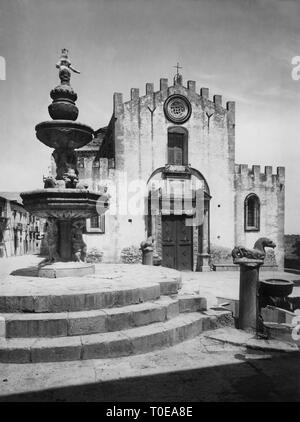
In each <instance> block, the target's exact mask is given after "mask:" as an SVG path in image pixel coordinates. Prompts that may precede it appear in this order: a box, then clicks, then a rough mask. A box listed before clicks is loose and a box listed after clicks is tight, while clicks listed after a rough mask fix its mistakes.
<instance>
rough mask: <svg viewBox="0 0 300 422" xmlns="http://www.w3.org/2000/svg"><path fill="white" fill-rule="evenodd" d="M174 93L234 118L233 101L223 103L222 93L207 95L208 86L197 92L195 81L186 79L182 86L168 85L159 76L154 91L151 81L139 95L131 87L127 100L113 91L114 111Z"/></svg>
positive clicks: (166, 80) (138, 91)
mask: <svg viewBox="0 0 300 422" xmlns="http://www.w3.org/2000/svg"><path fill="white" fill-rule="evenodd" d="M174 93H179V94H182V95H185V96H187V97H188V98H189V99H192V100H193V99H194V100H195V101H196V102H202V104H203V106H204V107H205V106H210V107H211V108H215V109H216V110H218V111H219V112H222V111H223V112H224V113H226V112H227V113H228V115H229V116H230V119H231V120H232V121H234V119H235V102H234V101H227V102H226V103H223V99H222V95H219V94H215V95H213V96H212V97H211V98H210V97H209V89H208V88H200V89H199V92H197V87H196V82H195V81H191V80H189V81H187V85H186V86H183V85H181V84H174V85H169V83H168V79H167V78H161V79H160V81H159V90H158V91H155V88H154V84H153V83H152V82H147V83H146V88H145V93H144V94H141V95H140V90H139V89H138V88H131V89H130V94H129V100H126V101H123V94H121V93H115V94H114V111H115V112H116V113H117V114H118V112H119V113H120V112H122V110H123V107H124V105H128V104H129V103H131V102H136V101H140V102H146V101H147V99H151V100H152V101H153V102H155V103H156V102H158V101H159V100H163V99H164V98H167V97H168V96H169V95H172V94H174Z"/></svg>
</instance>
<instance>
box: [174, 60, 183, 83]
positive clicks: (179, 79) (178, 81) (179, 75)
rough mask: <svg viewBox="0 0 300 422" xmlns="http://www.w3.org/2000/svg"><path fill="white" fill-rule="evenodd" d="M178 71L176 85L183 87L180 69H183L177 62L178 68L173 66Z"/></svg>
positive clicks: (175, 77) (175, 78) (175, 79)
mask: <svg viewBox="0 0 300 422" xmlns="http://www.w3.org/2000/svg"><path fill="white" fill-rule="evenodd" d="M173 67H175V68H176V69H177V72H176V75H175V76H174V85H176V84H179V85H182V75H181V74H180V73H179V69H183V67H181V66H179V63H178V62H177V65H176V66H173Z"/></svg>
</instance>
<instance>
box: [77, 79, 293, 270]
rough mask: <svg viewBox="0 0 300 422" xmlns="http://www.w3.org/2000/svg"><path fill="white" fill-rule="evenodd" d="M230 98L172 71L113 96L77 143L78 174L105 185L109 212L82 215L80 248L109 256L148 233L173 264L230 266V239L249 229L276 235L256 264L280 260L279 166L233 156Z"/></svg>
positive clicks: (242, 240)
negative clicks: (105, 119)
mask: <svg viewBox="0 0 300 422" xmlns="http://www.w3.org/2000/svg"><path fill="white" fill-rule="evenodd" d="M235 124H236V122H235V103H234V102H232V101H229V102H227V103H226V104H223V103H222V97H221V96H220V95H213V97H212V98H210V96H209V90H208V89H207V88H201V89H200V90H199V91H198V90H197V89H196V83H195V82H194V81H188V82H187V84H186V86H184V85H183V83H182V77H181V75H179V74H178V73H177V75H176V76H175V77H174V81H173V84H172V85H169V84H168V80H167V79H161V80H160V87H159V90H158V91H155V90H154V86H153V84H152V83H147V84H146V90H145V93H143V94H142V95H141V94H140V92H139V90H138V89H136V88H132V89H131V92H130V99H129V100H128V101H124V99H123V95H122V94H120V93H115V94H114V96H113V112H112V117H111V120H110V122H109V123H108V125H107V126H106V127H103V128H101V129H99V130H98V131H97V132H96V137H95V139H94V141H93V142H92V143H91V144H89V145H87V146H86V147H84V148H82V149H81V150H78V151H77V157H78V168H79V177H80V179H81V180H84V181H85V182H86V183H88V184H89V186H90V188H92V189H103V186H106V188H107V191H108V193H109V194H110V196H111V199H110V200H111V206H110V210H109V211H107V212H106V214H105V215H104V216H100V217H99V218H95V219H92V220H89V221H88V223H87V230H86V234H85V240H86V243H87V245H88V248H96V249H98V250H99V251H101V253H102V254H103V261H104V262H119V261H120V259H121V256H122V251H124V249H126V248H130V247H136V248H138V247H139V245H140V242H141V241H143V240H145V239H147V238H148V237H149V236H151V237H152V239H153V242H154V250H155V253H156V254H157V255H158V256H159V257H160V258H161V260H162V265H164V266H168V267H172V268H177V269H180V270H194V271H196V270H197V271H206V270H209V269H211V268H213V269H215V270H219V269H233V265H232V258H231V256H230V251H231V250H232V248H233V247H234V246H235V245H244V246H246V247H253V245H254V243H255V241H256V240H257V239H258V238H259V237H269V238H271V239H272V240H273V241H274V242H275V243H276V245H277V246H276V248H275V250H274V252H273V255H272V256H270V257H269V259H267V260H266V264H265V266H266V267H270V266H271V267H272V268H273V269H275V268H282V266H283V260H284V185H285V171H284V168H283V167H277V169H275V170H274V171H273V169H272V167H271V166H266V167H265V168H264V169H261V168H260V166H257V165H254V166H252V167H251V168H249V167H248V166H247V165H246V164H237V163H236V162H235Z"/></svg>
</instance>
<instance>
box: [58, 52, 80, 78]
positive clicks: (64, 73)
mask: <svg viewBox="0 0 300 422" xmlns="http://www.w3.org/2000/svg"><path fill="white" fill-rule="evenodd" d="M56 67H57V68H58V69H59V77H60V80H61V83H68V82H70V77H71V72H70V70H72V72H74V73H80V71H79V70H77V69H75V68H74V67H73V66H72V65H71V60H70V59H69V50H67V49H66V48H63V49H62V50H61V56H60V58H59V61H58V62H57V63H56Z"/></svg>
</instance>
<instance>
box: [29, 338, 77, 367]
mask: <svg viewBox="0 0 300 422" xmlns="http://www.w3.org/2000/svg"><path fill="white" fill-rule="evenodd" d="M80 358H81V339H80V337H79V336H75V337H58V338H53V339H44V338H42V339H38V340H36V342H35V343H34V344H33V346H32V347H31V361H32V362H57V361H69V360H79V359H80Z"/></svg>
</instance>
